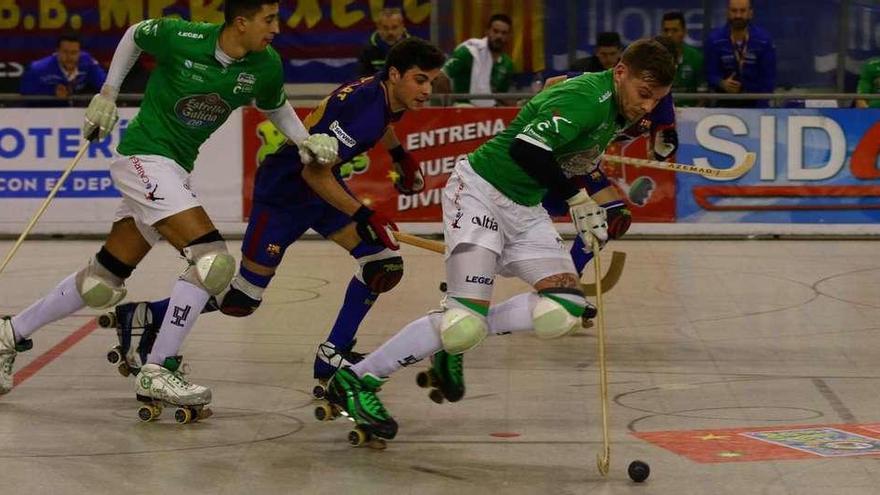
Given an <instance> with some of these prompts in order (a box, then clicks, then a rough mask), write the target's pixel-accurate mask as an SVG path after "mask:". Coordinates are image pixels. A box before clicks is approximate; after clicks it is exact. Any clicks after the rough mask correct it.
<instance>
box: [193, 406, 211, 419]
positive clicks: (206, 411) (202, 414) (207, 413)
mask: <svg viewBox="0 0 880 495" xmlns="http://www.w3.org/2000/svg"><path fill="white" fill-rule="evenodd" d="M213 415H214V411H213V410H212V409H211V408H210V407H203V408H201V409H199V412H198V414H196V419H195V420H194V421H201V420H203V419H208V418H210V417H211V416H213Z"/></svg>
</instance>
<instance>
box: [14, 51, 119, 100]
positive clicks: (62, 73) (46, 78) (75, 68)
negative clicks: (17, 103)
mask: <svg viewBox="0 0 880 495" xmlns="http://www.w3.org/2000/svg"><path fill="white" fill-rule="evenodd" d="M106 78H107V73H106V72H105V71H104V69H103V68H102V67H101V66H100V64H98V62H97V61H96V60H95V59H94V58H92V56H91V55H89V54H88V53H87V52H84V51H82V49H81V46H80V41H79V38H78V37H77V36H76V35H75V34H65V35H62V36H61V37H60V38H59V39H58V51H56V52H55V53H53V54H52V55H49V56H48V57H45V58H41V59H39V60H37V61H35V62H33V63H31V64H30V66H29V67H28V68H27V70H25V72H24V74H23V75H22V76H21V89H20V92H21V94H22V95H25V96H30V95H43V96H54V97H56V98H59V99H62V100H63V101H57V102H38V103H37V104H36V106H59V105H69V104H70V102H69V101H67V99H68V98H69V97H71V96H73V95H75V94H93V93H97V92H98V91H100V90H101V86H103V85H104V79H106Z"/></svg>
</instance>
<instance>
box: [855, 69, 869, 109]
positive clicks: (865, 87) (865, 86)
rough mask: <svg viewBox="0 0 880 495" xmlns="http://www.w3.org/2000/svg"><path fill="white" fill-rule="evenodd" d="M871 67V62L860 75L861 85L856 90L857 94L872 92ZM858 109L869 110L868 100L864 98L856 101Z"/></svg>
mask: <svg viewBox="0 0 880 495" xmlns="http://www.w3.org/2000/svg"><path fill="white" fill-rule="evenodd" d="M870 66H871V61H870V60H869V61H868V62H866V63H865V64H864V65H863V66H862V72H861V73H860V74H859V85H858V87H857V88H856V92H858V93H870V92H871V76H870V74H869V73H870V72H871V70H870ZM855 104H856V108H868V100H865V99H863V98H859V99H857V100H856V101H855Z"/></svg>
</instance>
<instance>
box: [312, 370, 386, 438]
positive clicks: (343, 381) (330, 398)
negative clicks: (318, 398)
mask: <svg viewBox="0 0 880 495" xmlns="http://www.w3.org/2000/svg"><path fill="white" fill-rule="evenodd" d="M383 383H384V380H382V379H381V378H377V377H375V376H373V375H370V374H367V375H366V376H364V377H363V378H358V376H357V375H356V374H355V373H354V372H353V371H351V369H350V368H341V369H340V370H339V371H337V372H336V374H335V375H333V378H331V379H330V382H329V383H328V386H327V393H326V395H325V397H324V403H323V404H321V405H319V406H318V407H316V408H315V418H317V419H318V421H332V420H334V419H336V418H338V417H340V416H345V417H347V418H348V419H350V420H352V421H354V422H355V427H354V428H353V429H352V430H351V431H350V432H349V433H348V443H350V444H351V445H353V446H355V447H360V446H362V445H366V446H368V447H371V448H375V449H384V448H385V447H386V443H385V440H391V439H393V438H394V436H395V435H397V422H396V421H394V418H392V417H391V415H390V414H388V411H387V410H386V409H385V406H383V405H382V402H381V401H380V400H379V397H378V396H377V395H376V392H378V391H379V389H380V388H381V387H382V384H383Z"/></svg>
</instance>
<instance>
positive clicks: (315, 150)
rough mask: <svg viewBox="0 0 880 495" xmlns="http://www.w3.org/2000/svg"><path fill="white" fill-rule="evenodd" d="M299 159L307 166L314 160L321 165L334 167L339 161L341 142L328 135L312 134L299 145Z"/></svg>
mask: <svg viewBox="0 0 880 495" xmlns="http://www.w3.org/2000/svg"><path fill="white" fill-rule="evenodd" d="M299 157H300V158H301V159H302V162H303V163H304V164H306V165H308V164H309V163H312V161H313V160H317V162H318V163H320V164H321V165H333V164H335V163H336V160H337V159H339V141H337V140H336V138H335V137H333V136H328V135H327V134H312V135H310V136H309V137H307V138H305V139H304V140H303V142H301V143H299Z"/></svg>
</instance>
